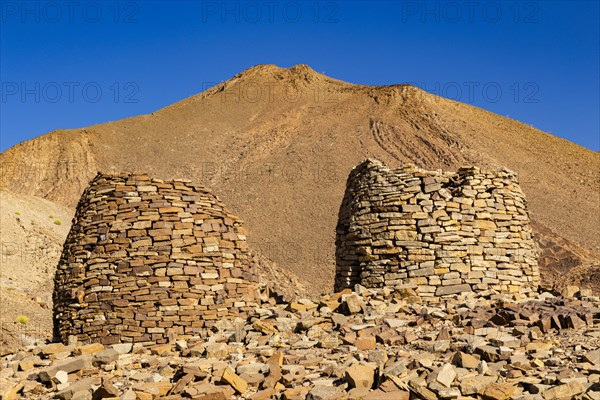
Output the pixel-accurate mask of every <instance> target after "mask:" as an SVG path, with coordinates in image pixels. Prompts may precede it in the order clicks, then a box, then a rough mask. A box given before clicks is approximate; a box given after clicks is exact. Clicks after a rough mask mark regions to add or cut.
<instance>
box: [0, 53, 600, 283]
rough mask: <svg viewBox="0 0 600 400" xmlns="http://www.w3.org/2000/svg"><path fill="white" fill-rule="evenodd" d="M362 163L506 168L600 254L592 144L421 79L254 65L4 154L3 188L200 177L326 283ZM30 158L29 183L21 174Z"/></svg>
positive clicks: (63, 192)
mask: <svg viewBox="0 0 600 400" xmlns="http://www.w3.org/2000/svg"><path fill="white" fill-rule="evenodd" d="M366 157H374V158H379V159H381V160H382V161H384V162H386V163H387V164H388V165H392V166H393V165H395V164H398V163H401V162H413V163H415V164H417V165H419V166H420V167H423V168H427V169H445V170H455V169H457V168H458V167H460V166H461V165H472V164H476V165H479V166H481V167H483V168H495V167H498V166H505V167H508V168H510V169H512V170H515V171H516V172H517V173H518V174H519V177H520V181H521V186H522V187H523V190H524V192H525V194H526V195H527V198H528V199H529V204H530V212H531V216H532V219H533V220H534V221H535V222H536V223H537V224H539V225H540V226H543V227H546V228H548V231H546V230H544V232H554V233H553V234H554V235H556V236H558V237H559V238H564V239H566V240H567V241H568V242H569V243H575V244H577V245H579V246H582V247H583V248H585V249H586V251H588V252H590V254H591V255H593V257H594V258H595V259H598V257H599V255H600V239H598V237H600V235H599V234H598V228H597V226H598V224H597V223H596V221H595V218H598V217H597V216H598V214H600V213H599V212H598V211H599V209H598V204H599V203H600V201H597V200H599V199H598V193H599V192H600V175H599V172H598V171H600V155H599V154H598V153H597V152H593V151H591V150H588V149H585V148H583V147H581V146H578V145H576V144H574V143H571V142H569V141H567V140H565V139H561V138H558V137H555V136H552V135H550V134H548V133H545V132H542V131H540V130H537V129H535V128H533V127H530V126H528V125H526V124H523V123H521V122H518V121H514V120H511V119H509V118H507V117H503V116H500V115H496V114H494V113H491V112H489V111H485V110H483V109H480V108H477V107H473V106H470V105H466V104H463V103H460V102H456V101H453V100H448V99H444V98H442V97H439V96H436V95H433V94H430V93H427V92H425V91H423V90H421V89H419V88H417V87H415V86H412V85H402V84H400V85H386V86H368V85H360V84H358V85H357V84H351V83H346V82H343V81H339V80H336V79H333V78H329V77H327V76H325V75H322V74H319V73H317V72H315V71H314V70H312V69H311V68H310V67H308V66H306V65H302V64H301V65H298V66H294V67H290V68H281V67H277V66H275V65H272V64H266V65H259V66H255V67H252V68H250V69H248V70H246V71H243V72H241V73H240V74H237V75H235V76H234V77H232V78H231V79H229V80H227V81H225V82H222V83H220V84H218V85H215V86H213V87H212V88H210V89H208V90H206V91H204V92H202V93H199V94H197V95H194V96H191V97H189V98H186V99H183V100H181V101H179V102H177V103H174V104H172V105H169V106H166V107H163V108H161V109H159V110H157V111H155V112H153V113H150V114H143V115H140V116H135V117H130V118H126V119H122V120H118V121H112V122H107V123H103V124H97V125H92V126H89V127H87V128H81V129H73V130H58V131H53V132H51V133H49V134H47V135H43V136H41V137H39V138H36V139H33V140H30V141H27V142H24V143H21V144H19V145H16V146H14V147H12V148H10V149H8V150H7V151H5V152H3V153H2V154H1V155H0V162H1V163H2V165H3V166H8V168H4V173H3V174H2V179H1V181H0V186H1V187H2V188H5V189H8V190H11V191H14V192H17V193H23V194H28V195H35V196H40V197H43V198H46V199H49V200H52V201H55V202H58V203H60V204H63V205H67V206H70V207H73V206H74V204H75V203H76V202H77V200H78V199H79V195H80V193H81V192H82V191H83V189H84V188H85V186H86V185H87V182H88V181H89V179H91V177H93V175H95V173H96V172H97V171H99V170H102V171H106V172H118V171H125V170H144V171H146V172H148V173H150V174H152V175H153V176H156V177H159V178H165V179H171V178H189V179H193V180H195V181H197V182H198V183H201V184H204V185H206V186H208V187H209V188H210V189H211V190H213V192H215V193H216V194H217V195H219V196H220V197H221V198H222V199H223V200H224V201H225V203H226V204H227V205H230V207H231V208H232V210H233V211H234V212H236V213H237V214H238V215H240V216H241V217H242V218H244V219H245V220H246V221H247V223H248V227H249V229H250V232H251V234H250V244H251V245H253V246H255V247H256V248H258V249H259V250H260V251H261V253H263V254H265V255H266V256H268V257H270V258H272V259H273V260H274V261H275V262H277V263H278V264H279V265H282V266H287V267H289V268H290V269H291V270H292V271H293V272H295V273H296V274H298V275H299V276H301V277H302V278H304V279H305V280H307V281H314V280H315V279H319V281H320V284H319V285H318V286H319V289H321V290H325V289H326V288H329V287H330V286H331V285H332V282H333V271H334V267H333V264H334V257H333V252H334V247H333V237H334V235H335V224H336V218H337V211H338V208H339V204H340V202H341V198H342V194H343V190H344V184H345V182H346V177H347V174H348V172H349V171H350V169H351V168H352V167H353V166H354V165H356V164H357V163H358V162H360V161H362V159H364V158H366ZM31 160H36V162H38V164H37V165H34V166H33V169H34V170H35V171H34V173H32V174H31V173H30V174H29V175H28V176H34V178H30V179H22V175H23V174H19V170H26V169H27V164H28V162H30V161H31ZM57 160H58V161H60V162H57ZM566 207H568V210H569V213H565V208H566ZM557 232H558V233H557ZM546 234H547V235H548V233H546ZM553 243H567V242H564V241H560V240H553Z"/></svg>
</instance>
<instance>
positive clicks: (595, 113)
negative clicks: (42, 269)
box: [0, 0, 600, 151]
mask: <svg viewBox="0 0 600 400" xmlns="http://www.w3.org/2000/svg"><path fill="white" fill-rule="evenodd" d="M0 5H1V13H2V14H1V18H2V19H1V36H2V37H1V42H0V44H1V54H0V57H1V71H0V72H1V77H0V81H1V84H2V86H1V87H0V97H1V98H0V101H1V103H0V106H1V115H0V130H1V143H0V149H1V150H5V149H7V148H9V147H11V146H13V145H14V144H16V143H18V142H20V141H23V140H27V139H30V138H33V137H35V136H39V135H41V134H43V133H46V132H49V131H51V130H54V129H58V128H74V127H82V126H87V125H91V124H96V123H101V122H105V121H111V120H116V119H120V118H123V117H128V116H133V115H137V114H142V113H148V112H151V111H154V110H156V109H158V108H161V107H163V106H166V105H168V104H171V103H173V102H176V101H178V100H181V99H183V98H185V97H187V96H190V95H193V94H196V93H198V92H201V91H203V90H204V89H206V88H207V87H209V86H211V85H213V84H215V83H218V82H220V81H222V80H226V79H228V78H230V77H231V76H233V75H235V74H236V73H238V72H241V71H242V70H244V69H246V68H248V67H251V66H253V65H256V64H263V63H273V64H277V65H279V66H283V67H288V66H292V65H295V64H300V63H303V64H308V65H310V66H311V67H312V68H314V69H315V70H316V71H319V72H323V73H325V74H327V75H329V76H331V77H334V78H338V79H342V80H345V81H349V82H353V83H364V84H371V85H385V84H393V83H407V82H408V83H413V84H416V85H418V86H420V87H422V88H424V89H426V90H428V91H430V92H432V93H436V94H440V95H444V96H446V97H450V98H453V99H457V100H460V101H463V102H467V103H470V104H474V105H476V106H479V107H483V108H485V109H488V110H490V111H493V112H496V113H499V114H502V115H507V116H510V117H511V118H515V119H517V120H520V121H523V122H526V123H528V124H531V125H533V126H535V127H537V128H540V129H542V130H545V131H547V132H551V133H552V134H555V135H557V136H560V137H563V138H566V139H568V140H571V141H573V142H576V143H578V144H580V145H582V146H585V147H588V148H591V149H593V150H596V151H599V150H600V133H599V132H600V126H599V118H600V117H599V109H600V104H599V97H600V87H599V74H600V66H599V59H600V56H599V50H600V44H599V40H600V39H599V38H600V33H599V26H600V8H599V2H598V1H580V2H577V1H564V2H563V1H474V2H469V1H450V2H445V1H432V2H422V1H388V2H353V1H323V2H314V1H309V2H301V1H277V0H274V1H252V2H222V1H182V2H177V1H168V2H167V1H118V2H115V1H112V0H109V1H73V2H68V1H62V0H60V1H25V2H23V1H6V0H2V1H1V2H0Z"/></svg>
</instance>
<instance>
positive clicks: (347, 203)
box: [335, 160, 539, 301]
mask: <svg viewBox="0 0 600 400" xmlns="http://www.w3.org/2000/svg"><path fill="white" fill-rule="evenodd" d="M336 261H337V270H336V282H335V285H336V290H341V289H344V288H347V287H353V286H354V285H355V284H357V283H360V284H362V285H364V286H366V287H369V288H377V287H391V288H407V287H412V288H415V289H416V291H417V294H418V295H419V296H421V297H422V298H424V299H426V300H429V301H435V300H436V298H438V297H439V296H446V295H453V294H457V293H461V292H468V291H477V290H487V289H494V290H496V291H499V292H503V293H514V292H521V293H527V292H530V291H531V290H532V289H534V288H535V287H536V286H538V285H539V271H538V264H537V250H536V247H535V243H534V241H533V239H532V232H531V226H530V220H529V217H528V214H527V209H526V201H525V197H524V195H523V193H522V192H521V189H520V188H519V186H518V182H517V177H516V175H515V174H514V173H513V172H511V171H508V170H499V171H494V172H484V171H481V170H480V169H479V168H476V167H468V168H461V169H459V170H458V172H456V173H442V172H432V171H425V170H421V169H419V168H417V167H415V166H414V165H412V164H404V165H402V166H401V167H399V168H397V169H390V168H388V167H386V166H385V165H383V164H382V163H381V162H379V161H376V160H366V161H364V162H362V163H361V164H359V165H358V166H357V167H356V168H354V169H353V170H352V172H351V173H350V176H349V178H348V182H347V188H346V193H345V196H344V200H343V202H342V205H341V208H340V213H339V221H338V226H337V238H336Z"/></svg>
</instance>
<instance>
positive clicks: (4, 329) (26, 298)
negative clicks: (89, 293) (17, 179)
mask: <svg viewBox="0 0 600 400" xmlns="http://www.w3.org/2000/svg"><path fill="white" fill-rule="evenodd" d="M0 206H1V209H2V213H1V216H0V217H1V218H0V226H1V229H0V240H1V247H0V253H1V254H0V257H1V258H0V324H1V329H0V353H2V352H3V351H4V350H7V349H10V348H14V346H15V345H19V344H21V345H22V344H24V343H27V342H28V341H29V340H32V339H35V338H46V337H48V336H49V335H50V333H51V332H52V283H53V277H54V270H55V267H56V264H57V263H58V259H59V258H60V253H61V251H62V245H63V242H64V240H65V238H66V236H67V233H68V232H69V227H70V222H71V218H72V216H73V213H72V211H71V210H70V209H69V208H68V207H65V206H61V205H59V204H55V203H52V202H51V201H48V200H44V199H41V198H38V197H34V196H28V195H23V194H20V195H18V194H14V193H9V192H6V191H1V192H0ZM19 316H21V317H27V319H28V320H27V321H26V320H24V319H21V322H18V321H17V318H18V317H19ZM28 338H30V339H28Z"/></svg>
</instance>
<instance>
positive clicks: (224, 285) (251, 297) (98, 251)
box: [54, 173, 258, 344]
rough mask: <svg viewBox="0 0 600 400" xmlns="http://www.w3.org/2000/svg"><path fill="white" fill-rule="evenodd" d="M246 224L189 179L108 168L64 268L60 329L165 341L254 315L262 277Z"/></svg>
mask: <svg viewBox="0 0 600 400" xmlns="http://www.w3.org/2000/svg"><path fill="white" fill-rule="evenodd" d="M241 224H242V221H241V220H240V219H239V218H237V217H236V216H235V215H232V214H230V213H229V212H227V210H225V209H224V207H223V205H222V204H221V203H220V201H219V200H218V199H217V198H216V197H215V196H213V195H212V194H210V193H209V192H208V191H206V190H205V189H204V188H203V187H201V186H197V185H194V184H192V183H190V182H189V181H185V180H175V181H170V182H166V181H162V180H159V179H151V178H150V177H148V176H147V175H145V174H143V173H135V174H121V175H102V174H98V175H97V176H96V177H95V178H94V179H93V180H92V181H91V182H90V185H89V186H88V188H87V189H86V190H85V192H84V193H83V195H82V197H81V200H80V201H79V204H78V206H77V211H76V215H75V218H74V220H73V226H72V228H71V231H70V233H69V235H68V237H67V239H66V242H65V245H64V250H63V253H62V256H61V259H60V262H59V265H58V269H57V272H56V275H55V290H54V324H55V326H54V328H55V336H56V337H57V339H60V340H62V341H63V342H67V341H69V340H71V339H73V337H75V338H77V339H78V341H80V342H101V343H105V344H107V343H117V342H154V343H165V342H167V341H169V340H170V339H173V338H174V337H185V336H186V335H192V334H198V333H199V332H201V331H202V330H204V329H206V328H210V327H211V326H213V325H214V323H215V322H216V321H217V320H219V319H223V318H229V319H232V318H235V317H237V316H244V315H245V314H246V313H247V312H248V311H249V310H251V309H252V308H253V307H254V304H255V303H254V301H255V299H256V296H257V283H256V282H257V281H258V276H257V273H256V269H255V267H254V264H253V262H252V257H251V255H250V253H249V250H248V246H247V243H246V237H245V234H244V230H243V227H242V226H241Z"/></svg>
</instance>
